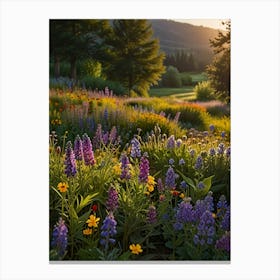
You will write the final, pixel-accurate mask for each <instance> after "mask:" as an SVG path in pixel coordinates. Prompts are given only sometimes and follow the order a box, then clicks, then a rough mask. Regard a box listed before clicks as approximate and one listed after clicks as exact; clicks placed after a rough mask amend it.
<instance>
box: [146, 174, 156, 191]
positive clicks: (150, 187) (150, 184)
mask: <svg viewBox="0 0 280 280" xmlns="http://www.w3.org/2000/svg"><path fill="white" fill-rule="evenodd" d="M155 184H156V182H155V178H154V177H153V176H150V175H149V176H148V186H147V187H148V191H149V192H153V191H154V190H155Z"/></svg>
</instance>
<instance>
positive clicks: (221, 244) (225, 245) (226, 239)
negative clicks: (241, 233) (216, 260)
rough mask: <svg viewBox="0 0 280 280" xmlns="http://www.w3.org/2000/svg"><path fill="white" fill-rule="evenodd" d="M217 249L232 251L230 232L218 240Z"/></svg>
mask: <svg viewBox="0 0 280 280" xmlns="http://www.w3.org/2000/svg"><path fill="white" fill-rule="evenodd" d="M215 247H216V249H220V250H225V251H227V252H230V233H229V232H226V233H225V234H224V235H223V236H222V237H221V238H220V239H219V240H217V242H216V245H215Z"/></svg>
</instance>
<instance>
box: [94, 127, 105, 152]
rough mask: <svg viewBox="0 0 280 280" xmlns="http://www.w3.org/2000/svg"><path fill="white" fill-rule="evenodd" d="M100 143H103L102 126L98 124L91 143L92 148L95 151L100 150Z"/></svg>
mask: <svg viewBox="0 0 280 280" xmlns="http://www.w3.org/2000/svg"><path fill="white" fill-rule="evenodd" d="M102 141H103V133H102V126H101V124H98V125H97V129H96V132H95V136H94V137H93V141H92V144H93V147H94V148H95V149H97V148H100V146H101V143H102Z"/></svg>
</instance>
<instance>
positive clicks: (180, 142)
mask: <svg viewBox="0 0 280 280" xmlns="http://www.w3.org/2000/svg"><path fill="white" fill-rule="evenodd" d="M182 143H183V140H182V139H177V140H176V147H177V148H180V147H181V145H182Z"/></svg>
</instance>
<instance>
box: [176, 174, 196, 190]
mask: <svg viewBox="0 0 280 280" xmlns="http://www.w3.org/2000/svg"><path fill="white" fill-rule="evenodd" d="M176 172H177V173H179V174H180V175H181V176H182V178H183V180H184V181H185V182H186V183H187V184H188V185H189V186H190V187H192V188H193V189H194V190H195V189H196V187H195V184H194V182H193V180H192V179H191V178H189V177H186V176H185V175H184V174H183V173H182V172H181V171H180V170H177V169H176Z"/></svg>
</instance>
